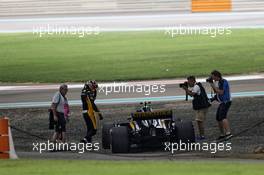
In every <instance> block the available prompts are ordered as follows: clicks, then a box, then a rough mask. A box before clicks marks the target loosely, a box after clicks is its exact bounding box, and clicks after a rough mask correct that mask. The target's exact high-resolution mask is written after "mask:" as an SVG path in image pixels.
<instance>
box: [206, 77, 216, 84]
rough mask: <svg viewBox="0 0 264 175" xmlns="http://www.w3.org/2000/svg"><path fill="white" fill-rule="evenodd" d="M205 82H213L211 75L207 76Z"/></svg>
mask: <svg viewBox="0 0 264 175" xmlns="http://www.w3.org/2000/svg"><path fill="white" fill-rule="evenodd" d="M206 82H207V83H213V82H214V80H213V77H211V76H210V77H209V78H207V79H206Z"/></svg>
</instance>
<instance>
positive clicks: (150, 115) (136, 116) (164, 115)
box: [131, 110, 172, 120]
mask: <svg viewBox="0 0 264 175" xmlns="http://www.w3.org/2000/svg"><path fill="white" fill-rule="evenodd" d="M131 117H132V119H133V120H150V119H172V110H156V111H153V112H135V113H131Z"/></svg>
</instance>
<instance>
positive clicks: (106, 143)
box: [102, 123, 114, 149]
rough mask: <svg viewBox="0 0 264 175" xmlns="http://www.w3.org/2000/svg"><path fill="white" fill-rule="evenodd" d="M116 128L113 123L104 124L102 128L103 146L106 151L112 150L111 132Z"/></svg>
mask: <svg viewBox="0 0 264 175" xmlns="http://www.w3.org/2000/svg"><path fill="white" fill-rule="evenodd" d="M113 127H114V125H113V124H112V123H104V124H103V128H102V145H103V148H104V149H110V144H111V135H110V130H111V129H112V128H113Z"/></svg>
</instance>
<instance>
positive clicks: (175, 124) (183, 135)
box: [102, 102, 195, 153]
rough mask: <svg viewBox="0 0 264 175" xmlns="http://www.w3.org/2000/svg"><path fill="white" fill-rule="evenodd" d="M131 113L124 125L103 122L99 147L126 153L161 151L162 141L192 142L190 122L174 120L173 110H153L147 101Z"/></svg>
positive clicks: (193, 138)
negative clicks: (132, 150) (134, 149)
mask: <svg viewBox="0 0 264 175" xmlns="http://www.w3.org/2000/svg"><path fill="white" fill-rule="evenodd" d="M141 104H142V105H143V106H142V107H141V108H140V109H139V110H137V112H135V113H132V114H131V117H130V118H128V121H126V122H118V123H104V124H103V128H102V145H103V148H104V149H110V148H111V149H112V152H113V153H128V152H129V151H130V150H131V149H133V148H135V147H136V148H162V146H164V143H165V142H173V143H175V142H179V141H180V140H181V142H182V143H187V142H188V143H193V142H195V133H194V128H193V124H192V122H191V121H190V122H183V121H181V120H175V119H174V117H173V113H172V110H152V108H151V106H150V102H144V103H141Z"/></svg>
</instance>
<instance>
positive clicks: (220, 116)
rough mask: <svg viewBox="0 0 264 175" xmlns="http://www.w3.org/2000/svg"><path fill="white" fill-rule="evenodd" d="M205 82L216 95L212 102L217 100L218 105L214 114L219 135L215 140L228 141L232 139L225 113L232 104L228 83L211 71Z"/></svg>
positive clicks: (215, 71) (218, 73)
mask: <svg viewBox="0 0 264 175" xmlns="http://www.w3.org/2000/svg"><path fill="white" fill-rule="evenodd" d="M206 81H207V82H209V83H210V85H211V87H212V89H213V90H214V92H215V93H216V96H215V97H214V98H213V100H217V101H218V102H219V103H220V104H219V106H218V109H217V112H216V120H217V121H218V126H219V129H220V133H221V134H220V136H219V137H218V139H217V140H222V139H229V138H231V137H232V134H231V130H230V126H229V122H228V120H227V113H228V110H229V108H230V106H231V104H232V101H231V94H230V88H229V83H228V81H227V80H226V79H223V78H222V74H221V73H220V72H219V71H217V70H214V71H212V72H211V77H210V78H208V79H207V80H206ZM214 81H215V82H218V87H216V86H215V84H214Z"/></svg>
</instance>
